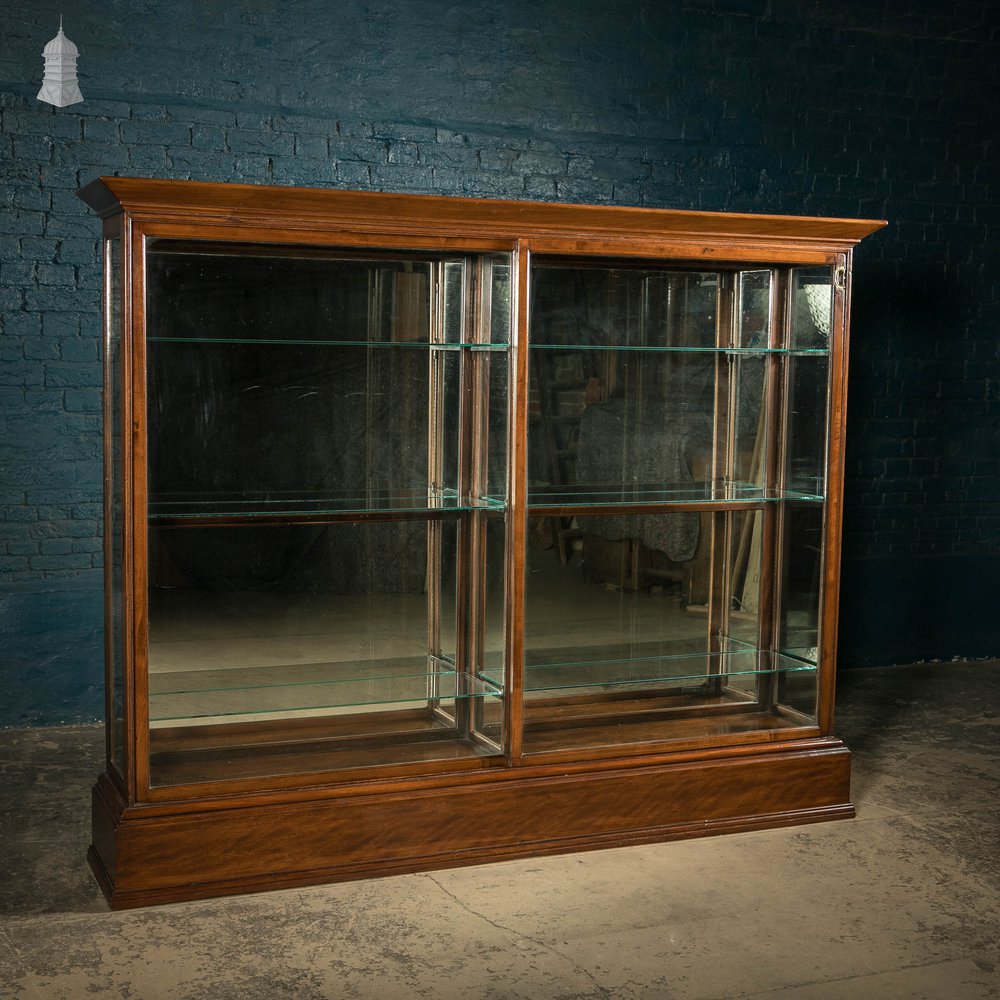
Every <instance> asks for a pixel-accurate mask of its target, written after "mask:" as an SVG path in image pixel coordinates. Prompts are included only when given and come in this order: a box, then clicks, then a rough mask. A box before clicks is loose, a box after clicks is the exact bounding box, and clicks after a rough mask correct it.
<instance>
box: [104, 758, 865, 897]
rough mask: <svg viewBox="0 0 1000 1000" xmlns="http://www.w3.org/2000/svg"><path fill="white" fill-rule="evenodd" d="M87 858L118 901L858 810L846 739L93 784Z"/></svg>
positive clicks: (784, 822)
mask: <svg viewBox="0 0 1000 1000" xmlns="http://www.w3.org/2000/svg"><path fill="white" fill-rule="evenodd" d="M93 815H94V824H93V846H92V847H91V849H90V853H89V860H90V863H91V866H92V868H93V869H94V872H95V874H96V875H97V878H98V880H99V882H100V884H101V887H102V889H103V891H104V893H105V895H106V896H107V898H108V902H109V903H110V905H111V907H112V908H113V909H125V908H129V907H136V906H145V905H149V904H154V903H165V902H173V901H179V900H187V899H199V898H203V897H209V896H221V895H229V894H235V893H243V892H253V891H258V890H261V889H278V888H289V887H293V886H303V885H313V884H319V883H324V882H336V881H343V880H348V879H357V878H365V877H371V876H380V875H392V874H401V873H405V872H415V871H426V870H432V869H438V868H449V867H456V866H460V865H471V864H481V863H484V862H491V861H501V860H506V859H511V858H521V857H531V856H540V855H546V854H561V853H568V852H572V851H580V850H589V849H595V848H607V847H620V846H625V845H629V844H641V843H654V842H658V841H667V840H676V839H684V838H690V837H700V836H709V835H713V834H721V833H735V832H740V831H749V830H758V829H766V828H771V827H781V826H789V825H798V824H801V823H810V822H819V821H823V820H833V819H847V818H850V817H851V816H853V815H854V808H853V806H852V804H851V802H850V754H849V752H848V751H847V750H846V748H844V746H843V745H842V744H841V743H840V742H839V741H837V740H834V739H825V740H820V741H817V742H816V744H815V745H813V746H803V745H802V744H801V743H800V744H798V745H797V747H796V748H795V749H775V748H769V749H768V750H767V751H765V752H760V753H754V754H750V755H746V756H734V757H730V758H722V759H711V760H701V761H687V762H684V763H676V764H670V763H666V764H664V763H662V762H661V763H658V764H633V765H631V766H630V765H625V764H623V765H622V766H621V767H612V768H610V769H607V770H591V771H584V772H582V773H566V769H562V770H561V771H560V770H558V769H556V768H544V769H543V768H532V769H531V771H530V774H529V773H528V771H527V770H525V769H518V768H512V769H498V770H496V771H490V772H488V773H481V774H480V775H478V776H477V780H476V781H475V782H474V783H469V782H468V781H462V780H460V779H456V780H451V781H450V782H447V783H442V784H439V785H436V786H434V787H430V788H428V787H420V788H415V787H414V788H407V787H406V785H405V783H404V784H402V785H400V784H399V783H397V784H395V785H394V787H393V788H392V790H386V791H381V792H380V791H378V790H376V789H374V788H371V787H370V788H369V789H368V790H365V791H364V792H363V793H361V794H345V791H344V789H343V788H341V789H322V790H313V791H312V792H311V793H310V795H309V797H308V798H306V797H302V798H298V799H296V798H294V797H292V798H285V799H282V800H280V801H275V800H273V799H271V800H268V801H261V800H259V799H258V800H257V801H250V800H248V802H247V803H246V804H241V803H240V802H239V801H237V800H234V799H227V800H224V801H221V800H220V801H218V802H216V803H211V802H208V801H204V800H203V801H200V802H197V803H195V802H187V803H177V804H176V805H164V804H162V803H157V804H155V805H134V806H126V804H125V803H124V801H123V800H122V798H121V796H120V793H119V792H118V790H117V788H116V787H115V786H114V785H113V783H112V782H111V781H110V780H109V779H108V778H107V777H106V776H102V777H101V778H100V779H99V780H98V783H97V784H96V785H95V786H94V810H93Z"/></svg>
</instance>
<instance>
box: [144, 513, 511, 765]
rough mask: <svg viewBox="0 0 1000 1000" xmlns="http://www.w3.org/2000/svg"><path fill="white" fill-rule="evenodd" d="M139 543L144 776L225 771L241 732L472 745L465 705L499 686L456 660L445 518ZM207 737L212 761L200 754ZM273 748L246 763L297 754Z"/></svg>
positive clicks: (198, 534) (221, 532)
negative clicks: (146, 712)
mask: <svg viewBox="0 0 1000 1000" xmlns="http://www.w3.org/2000/svg"><path fill="white" fill-rule="evenodd" d="M149 541H150V589H149V684H150V698H149V707H150V727H151V740H152V766H153V778H154V783H159V784H163V783H173V782H176V781H180V780H187V781H203V780H209V779H210V778H215V777H220V776H233V775H234V774H235V772H233V771H232V769H230V768H229V760H228V759H229V756H231V754H232V750H233V748H235V747H238V746H241V745H243V744H244V743H245V742H246V741H247V740H248V739H249V740H250V741H251V742H261V741H263V742H265V743H266V742H268V741H271V742H274V743H275V744H277V743H279V742H284V743H289V742H290V743H291V744H292V745H293V747H294V745H296V744H305V746H302V747H300V749H307V748H308V745H309V741H310V740H312V741H318V740H320V735H319V734H320V733H322V740H326V741H329V740H331V739H333V740H337V741H339V743H340V744H341V746H340V749H341V750H342V751H344V752H346V751H349V750H350V749H351V745H350V741H351V740H352V739H353V740H354V741H357V739H358V738H363V737H369V736H374V735H379V736H380V738H381V739H383V741H384V746H383V747H382V748H381V750H380V752H379V753H375V756H374V758H371V760H370V762H373V763H379V762H384V761H385V760H393V759H397V758H398V759H402V760H405V759H409V757H411V756H412V755H413V754H414V753H416V754H417V755H418V756H419V758H420V759H437V758H438V757H440V756H444V757H455V756H460V755H462V754H476V753H479V752H482V748H481V745H480V744H477V743H476V741H475V740H474V739H473V737H472V734H471V733H470V729H469V717H468V711H467V709H466V708H463V707H462V706H463V705H464V704H465V703H466V702H467V701H468V700H469V699H475V698H482V697H487V696H492V695H494V694H495V690H494V688H493V687H492V686H491V685H488V684H484V683H482V682H479V681H477V680H476V678H475V676H474V675H472V674H468V673H465V672H463V671H461V670H459V669H458V668H457V664H456V642H457V633H456V629H457V627H458V625H457V618H456V608H455V575H456V545H457V533H456V524H455V522H454V521H452V520H447V521H444V522H441V521H423V520H407V521H386V522H366V523H349V522H343V523H335V524H323V525H270V526H266V527H240V528H231V527H223V528H211V527H209V528H185V529H153V530H151V531H150V533H149ZM393 734H395V735H393ZM307 737H308V739H307ZM184 741H187V742H186V744H185V743H184ZM206 741H207V742H206ZM428 741H430V744H431V745H427V744H428ZM404 744H407V745H409V749H407V747H406V746H405V745H404ZM182 746H183V751H184V752H183V753H181V756H180V757H178V756H177V754H172V753H171V752H170V751H171V749H177V748H180V747H182ZM208 746H211V747H212V748H214V749H215V750H219V749H222V750H223V751H225V752H224V753H223V754H222V758H221V759H220V758H219V756H218V754H217V753H216V754H208V753H205V754H204V755H203V759H202V758H200V757H199V755H198V752H197V751H199V750H201V751H205V750H207V748H208ZM226 748H228V750H227V749H226ZM336 749H337V748H336V747H327V748H326V750H325V751H324V752H325V753H326V754H327V757H326V758H324V759H327V760H328V758H329V754H330V753H333V752H335V750H336ZM373 752H374V751H373ZM283 754H284V756H283V760H282V761H281V762H279V763H278V765H276V764H275V762H274V761H273V760H269V759H268V758H267V756H266V755H261V756H260V758H259V759H257V762H256V764H253V765H252V766H255V767H256V768H258V770H259V773H271V771H270V769H272V768H275V767H277V768H278V770H280V769H281V768H282V767H287V766H294V764H295V761H294V760H293V759H291V757H290V756H289V755H290V754H293V750H292V749H286V750H285V751H283ZM380 757H381V758H382V760H380ZM362 759H363V760H364V759H368V758H362ZM199 760H201V761H202V763H203V764H204V770H203V772H199V771H198V768H197V765H198V762H199ZM299 766H300V767H302V766H304V767H305V769H307V770H308V769H309V767H310V766H316V761H315V760H311V759H310V758H309V757H308V756H307V755H306V756H303V758H302V761H300V763H299ZM338 766H351V763H350V760H349V759H347V760H346V761H341V762H340V763H339V765H338ZM247 767H251V763H246V764H245V765H240V766H239V767H237V768H236V771H237V772H239V773H241V774H242V771H241V770H240V768H243V769H245V768H247Z"/></svg>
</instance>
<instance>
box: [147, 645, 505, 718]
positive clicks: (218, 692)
mask: <svg viewBox="0 0 1000 1000" xmlns="http://www.w3.org/2000/svg"><path fill="white" fill-rule="evenodd" d="M429 662H430V664H431V665H432V666H433V667H434V669H428V663H429ZM149 685H150V693H149V708H150V722H152V723H157V722H158V723H170V722H172V721H176V722H180V723H183V724H185V725H190V724H192V723H194V722H197V723H199V724H204V723H205V721H206V720H208V719H220V720H221V719H231V718H233V717H254V716H261V715H274V714H276V713H281V714H283V715H284V716H286V717H294V716H296V715H298V716H302V715H309V716H312V715H324V714H334V715H335V714H340V713H348V714H350V713H356V712H358V711H365V710H376V709H382V710H391V709H392V708H408V707H410V706H412V705H414V704H420V705H426V704H427V703H428V702H431V701H433V702H454V701H456V700H464V699H469V698H492V697H499V696H500V695H501V694H502V690H501V686H500V685H499V684H497V683H494V682H493V681H492V680H490V679H489V678H485V677H473V676H471V675H469V674H465V673H461V672H458V671H456V670H455V669H454V664H451V663H449V662H448V661H447V660H446V659H444V658H432V659H431V660H430V661H429V660H428V658H427V657H426V656H424V657H416V656H414V657H405V658H403V657H401V658H397V659H393V660H382V661H364V662H338V663H305V664H295V665H289V664H282V665H279V666H267V667H264V666H257V667H251V668H245V669H242V668H230V669H226V668H222V669H203V670H183V671H175V672H170V673H156V672H153V673H151V674H150V678H149Z"/></svg>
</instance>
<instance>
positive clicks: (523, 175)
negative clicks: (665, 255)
mask: <svg viewBox="0 0 1000 1000" xmlns="http://www.w3.org/2000/svg"><path fill="white" fill-rule="evenodd" d="M60 10H61V8H59V6H58V5H56V4H53V3H49V2H40V3H38V4H33V5H30V9H28V5H24V4H13V5H7V6H5V7H4V8H3V9H2V10H0V37H2V38H3V39H4V44H3V51H2V53H0V171H2V178H3V181H4V184H3V186H2V188H0V197H2V198H3V212H2V213H0V498H2V507H3V520H2V521H0V574H2V582H0V638H3V639H5V646H6V652H5V653H3V654H0V657H2V658H0V685H2V690H4V693H5V695H6V697H5V698H4V699H3V700H4V706H5V707H4V709H3V710H0V724H3V723H11V722H18V721H32V722H44V721H58V720H62V719H66V720H72V719H81V718H92V717H93V718H96V717H97V716H98V715H99V714H100V677H99V672H100V668H99V662H100V650H99V645H100V611H99V607H100V579H99V577H100V572H99V570H100V562H101V555H100V547H101V546H100V521H99V503H100V482H101V469H100V459H99V455H100V410H99V407H100V380H101V374H100V364H99V358H98V344H99V330H100V318H99V305H98V303H99V262H98V242H97V235H98V232H99V226H98V223H97V220H96V219H94V218H93V217H91V216H89V215H88V212H87V210H86V209H85V207H84V206H83V205H82V203H81V202H79V201H78V200H77V199H76V197H75V195H74V191H75V189H76V188H77V187H78V186H79V185H80V184H81V183H85V182H87V181H89V180H91V179H93V178H94V177H95V176H98V175H99V174H115V173H117V174H131V175H139V176H158V177H177V178H183V177H191V178H197V179H203V180H216V181H244V182H260V183H277V184H310V185H317V186H325V185H327V186H335V187H347V188H363V189H377V190H396V191H417V192H437V193H443V194H453V195H482V196H493V197H503V198H507V197H511V198H513V197H518V198H537V199H549V200H552V199H557V200H563V201H586V202H606V203H620V204H646V205H655V206H663V207H697V208H705V209H716V210H735V211H773V212H787V213H793V214H826V215H840V216H868V217H882V218H888V219H889V220H890V221H891V226H890V228H889V229H888V230H886V231H885V232H884V233H882V234H880V235H878V236H876V237H874V238H872V239H871V240H869V241H868V242H867V243H866V244H864V245H863V246H862V248H861V249H860V251H859V253H858V257H857V278H856V287H855V309H854V343H853V355H852V368H851V411H850V444H849V451H848V482H847V504H846V522H845V529H846V530H845V588H844V602H843V603H844V621H843V629H842V653H843V656H842V659H843V660H844V662H849V663H863V662H892V661H900V660H905V659H915V658H938V657H949V656H957V655H982V656H985V655H994V656H996V655H1000V629H998V627H997V626H996V624H994V619H995V610H994V609H995V607H996V606H997V603H998V598H1000V592H998V589H997V584H996V582H995V581H996V580H997V579H998V578H1000V573H997V571H996V570H997V558H998V551H1000V505H998V497H1000V446H998V441H1000V433H998V429H997V428H998V417H1000V402H998V398H1000V337H998V329H1000V280H998V278H997V275H996V269H995V262H996V261H997V260H998V259H1000V225H998V223H1000V202H998V196H1000V148H998V145H1000V144H998V139H1000V126H998V124H997V122H998V116H997V115H996V112H995V109H996V107H998V106H1000V69H998V67H1000V58H998V56H1000V8H998V7H997V5H996V4H995V3H991V2H989V0H960V2H957V3H954V4H950V5H941V4H939V3H930V2H926V0H904V2H902V3H897V2H894V0H882V2H877V0H866V2H862V0H850V2H838V3H836V4H833V3H819V2H806V3H802V2H794V0H689V2H682V0H676V2H672V0H660V2H652V0H649V2H639V3H636V2H624V0H603V2H600V3H598V2H596V0H575V2H573V3H566V2H563V3H555V2H552V0H533V2H530V3H529V2H526V0H506V2H499V0H477V2H475V3H473V2H471V0H455V2H450V3H447V2H446V3H431V2H423V0H369V2H361V0H342V2H340V3H338V4H333V5H331V4H327V3H325V2H320V0H298V2H296V3H294V4H279V3H277V2H271V3H264V2H262V0H242V2H241V0H236V2H235V3H233V4H231V5H230V4H227V5H223V4H219V5H212V4H209V5H206V4H204V3H198V2H195V0H187V2H174V3H166V2H165V0H153V2H150V3H147V4H144V5H142V6H141V7H136V6H135V5H134V4H130V3H128V2H126V0H106V2H102V3H101V4H97V3H96V2H94V0H80V2H79V3H78V4H77V5H76V6H75V8H74V9H73V10H72V12H65V14H66V32H67V34H68V35H69V37H71V38H72V39H73V40H74V41H75V42H76V43H77V44H78V45H79V47H80V50H81V58H80V70H81V86H82V88H83V92H84V97H85V101H84V103H83V104H80V105H76V106H73V107H70V108H65V109H53V108H51V107H49V106H48V105H44V104H40V103H38V102H37V101H36V100H35V97H34V95H35V92H36V91H37V88H38V86H39V83H40V79H39V78H40V71H41V66H42V61H41V55H40V52H41V47H42V45H44V43H45V42H46V41H47V40H48V39H49V38H50V37H51V36H52V35H53V34H54V31H55V26H56V25H57V24H58V18H59V14H60Z"/></svg>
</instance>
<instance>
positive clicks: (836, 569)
mask: <svg viewBox="0 0 1000 1000" xmlns="http://www.w3.org/2000/svg"><path fill="white" fill-rule="evenodd" d="M852 256H853V253H852V251H848V252H847V253H844V254H840V255H838V258H837V268H836V272H835V275H834V282H833V323H832V328H831V330H830V361H829V369H828V374H827V383H828V389H829V393H830V395H829V399H828V401H827V427H828V432H827V434H828V437H827V454H826V487H825V491H824V495H825V496H826V503H825V504H824V523H823V552H822V574H821V580H822V583H821V586H822V593H821V594H820V601H821V604H820V618H819V623H818V625H819V630H818V633H819V634H818V636H817V643H818V645H819V649H820V651H821V652H820V662H819V664H818V666H819V685H818V690H817V706H816V715H817V721H818V724H819V727H820V729H821V730H822V731H823V732H824V733H831V732H832V731H833V722H834V688H835V686H836V671H837V631H838V629H837V619H838V614H839V609H840V545H841V537H842V525H843V494H844V438H845V435H846V432H847V370H848V359H849V346H848V339H847V323H848V317H849V315H850V301H851V286H850V281H851V258H852Z"/></svg>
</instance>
